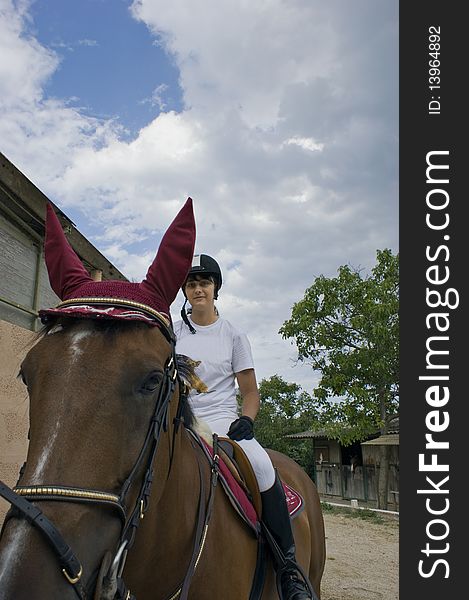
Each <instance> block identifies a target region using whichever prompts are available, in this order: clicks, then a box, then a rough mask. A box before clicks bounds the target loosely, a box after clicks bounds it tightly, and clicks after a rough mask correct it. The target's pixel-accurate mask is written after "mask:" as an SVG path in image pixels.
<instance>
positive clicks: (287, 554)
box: [261, 475, 313, 600]
mask: <svg viewBox="0 0 469 600" xmlns="http://www.w3.org/2000/svg"><path fill="white" fill-rule="evenodd" d="M261 498H262V521H263V523H264V525H265V526H266V528H267V529H268V530H269V532H270V533H271V534H272V537H273V538H274V540H275V542H276V543H277V545H278V546H279V548H280V550H281V553H282V554H283V557H278V556H275V552H274V563H275V568H276V570H277V574H278V576H279V577H280V586H281V590H282V600H311V599H312V598H313V596H312V595H311V593H310V591H309V589H308V586H307V585H306V583H305V582H304V580H303V577H302V576H301V575H300V569H299V567H298V563H297V562H296V557H295V542H294V540H293V533H292V529H291V523H290V515H289V514H288V508H287V503H286V500H285V492H284V490H283V486H282V483H281V482H280V479H279V478H278V475H276V477H275V483H274V485H273V486H272V487H271V488H270V489H268V490H267V491H265V492H262V493H261ZM282 558H283V559H284V561H282Z"/></svg>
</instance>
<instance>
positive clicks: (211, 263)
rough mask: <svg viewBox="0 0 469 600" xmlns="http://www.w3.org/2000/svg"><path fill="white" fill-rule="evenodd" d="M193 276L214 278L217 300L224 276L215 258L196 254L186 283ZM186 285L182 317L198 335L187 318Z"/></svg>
mask: <svg viewBox="0 0 469 600" xmlns="http://www.w3.org/2000/svg"><path fill="white" fill-rule="evenodd" d="M191 275H204V276H206V277H213V279H214V281H215V293H214V298H215V300H216V299H217V298H218V291H219V290H220V288H221V285H222V282H223V279H222V275H221V269H220V266H219V264H218V263H217V261H216V260H215V259H214V258H212V257H211V256H209V255H208V254H194V257H193V259H192V266H191V269H190V271H189V273H188V274H187V277H186V281H187V280H188V279H189V277H190V276H191ZM185 285H186V282H184V284H183V286H182V291H183V294H184V297H185V298H186V299H185V301H184V306H183V307H182V310H181V317H182V320H183V321H184V323H186V325H187V326H188V327H189V329H190V331H191V333H196V331H195V329H194V328H193V327H192V325H191V323H190V321H189V319H188V318H187V313H186V302H187V296H186V292H185V290H184V288H185Z"/></svg>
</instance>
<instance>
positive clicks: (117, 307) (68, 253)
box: [39, 198, 195, 324]
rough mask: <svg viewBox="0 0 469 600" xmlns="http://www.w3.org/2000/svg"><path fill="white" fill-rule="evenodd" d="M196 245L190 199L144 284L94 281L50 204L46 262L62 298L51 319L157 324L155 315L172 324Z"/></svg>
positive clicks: (43, 314) (48, 311)
mask: <svg viewBox="0 0 469 600" xmlns="http://www.w3.org/2000/svg"><path fill="white" fill-rule="evenodd" d="M194 245H195V221H194V213H193V208H192V199H191V198H188V199H187V201H186V203H185V204H184V206H183V207H182V209H181V210H180V211H179V213H178V214H177V216H176V217H175V219H174V220H173V222H172V223H171V225H170V226H169V228H168V229H167V231H166V233H165V234H164V236H163V239H162V240H161V243H160V246H159V248H158V253H157V255H156V258H155V260H154V261H153V263H152V265H151V266H150V268H149V269H148V272H147V275H146V277H145V279H144V280H143V281H142V282H141V283H131V282H128V281H114V280H106V281H93V279H92V278H91V277H90V275H89V274H88V272H87V270H86V269H85V267H84V266H83V264H82V262H81V260H80V259H79V258H78V256H77V255H76V254H75V252H74V250H73V248H72V247H71V246H70V244H69V243H68V241H67V238H66V237H65V234H64V232H63V230H62V226H61V224H60V221H59V220H58V218H57V216H56V214H55V212H54V209H53V208H52V206H51V205H50V204H48V205H47V216H46V239H45V247H44V253H45V260H46V265H47V271H48V273H49V281H50V284H51V287H52V289H53V290H54V292H55V293H56V294H57V296H58V297H59V298H60V299H61V300H62V302H61V304H59V306H58V307H57V308H55V309H46V310H41V311H39V315H40V317H41V318H42V320H43V321H46V320H47V319H48V317H50V316H60V315H62V316H66V315H68V316H76V317H88V318H90V317H96V318H118V319H124V318H125V319H134V320H144V321H147V322H149V323H150V324H154V323H153V321H154V319H152V318H151V314H152V311H156V312H157V313H160V314H161V313H162V314H163V315H164V316H165V317H166V318H167V320H168V321H170V311H169V307H170V305H171V304H172V302H173V301H174V299H175V298H176V295H177V293H178V290H179V289H180V287H181V286H182V284H183V283H184V281H185V279H186V276H187V274H188V272H189V270H190V268H191V264H192V256H193V254H194Z"/></svg>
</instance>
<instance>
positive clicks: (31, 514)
mask: <svg viewBox="0 0 469 600" xmlns="http://www.w3.org/2000/svg"><path fill="white" fill-rule="evenodd" d="M158 321H159V325H160V328H161V331H162V333H163V334H164V335H165V337H166V339H167V340H168V341H169V342H170V344H171V349H172V352H171V356H170V358H169V360H168V362H167V364H166V366H165V369H164V376H163V380H162V383H161V385H160V388H159V391H158V397H157V400H156V403H155V408H154V412H153V416H152V418H151V420H150V423H149V427H148V431H147V434H146V437H145V441H144V443H143V446H142V448H141V450H140V453H139V455H138V457H137V460H136V462H135V464H134V466H133V467H132V470H131V471H130V474H129V476H128V477H127V479H126V481H125V482H124V484H123V486H122V488H121V490H120V493H119V494H113V493H109V492H103V491H99V490H90V489H84V488H74V487H62V486H44V485H42V486H41V485H36V486H16V487H14V488H13V489H12V488H10V487H8V486H7V485H6V484H5V483H4V482H3V481H1V480H0V496H2V497H3V498H5V500H7V501H8V502H9V503H10V504H11V505H12V508H11V509H10V511H9V512H8V513H7V515H6V517H5V521H4V524H3V528H4V527H5V525H6V523H7V521H8V520H9V519H10V518H12V517H16V518H24V519H26V520H27V521H28V522H29V523H30V524H31V525H33V526H34V527H36V528H37V529H38V530H39V531H40V532H41V533H42V534H43V535H44V537H45V538H46V539H47V541H48V542H49V544H50V546H51V548H52V550H53V551H54V553H55V555H56V557H57V560H58V563H59V566H60V569H61V571H62V573H63V575H64V577H65V578H66V580H67V581H68V582H69V584H71V586H72V587H73V590H74V591H75V593H76V595H77V596H78V598H79V600H86V599H87V598H90V596H89V595H88V593H87V590H88V589H89V588H90V587H91V585H92V580H93V579H95V578H96V577H97V574H96V575H94V576H91V577H90V581H89V582H88V584H87V585H84V584H83V582H82V579H81V578H82V575H83V567H82V565H81V563H80V561H79V560H78V558H77V557H76V556H75V554H74V553H73V551H72V549H71V547H70V546H69V545H68V544H67V542H66V541H65V540H64V538H63V537H62V535H61V534H60V532H59V531H58V530H57V528H56V527H55V525H54V524H53V523H52V522H51V521H50V520H49V519H48V518H47V517H46V516H45V515H44V514H43V512H42V511H41V510H40V509H39V508H38V507H37V506H36V504H33V502H31V501H30V500H28V498H29V499H31V500H34V501H51V500H54V501H61V502H80V503H82V502H83V503H92V504H98V505H105V506H110V507H112V508H113V509H115V510H116V511H117V513H118V515H119V517H120V519H121V522H122V525H121V535H120V539H119V542H118V544H117V551H116V552H115V553H114V556H113V559H112V562H111V564H110V566H109V568H108V570H107V574H106V575H104V577H103V582H102V583H106V584H107V585H108V586H109V585H110V586H111V589H110V590H109V592H108V593H110V594H113V595H107V596H106V597H109V598H113V600H135V597H134V596H133V595H132V594H131V592H130V590H128V589H127V587H126V585H125V583H124V581H123V579H122V572H123V569H124V566H125V561H126V558H127V554H128V552H129V550H130V549H131V547H132V546H133V543H134V540H135V535H136V532H137V529H138V526H139V524H140V522H141V520H142V519H143V518H144V515H145V512H146V510H147V508H148V505H149V498H150V493H151V488H152V483H153V474H154V469H153V464H154V461H155V457H156V453H157V450H158V445H159V441H160V437H161V433H162V431H163V430H164V431H167V430H168V409H169V403H170V400H171V397H172V395H173V393H174V390H175V388H176V383H177V382H178V383H179V390H180V392H179V400H178V409H177V415H176V418H175V420H174V429H173V444H172V446H173V447H174V436H175V435H176V433H177V430H178V428H179V425H180V423H181V420H182V418H181V417H182V412H183V408H184V404H185V401H186V400H187V394H188V391H189V389H188V387H187V386H186V384H185V383H184V382H183V381H182V379H181V378H180V377H179V376H178V370H177V360H176V352H175V336H174V333H173V331H172V329H171V328H170V326H169V325H168V324H167V322H166V319H163V318H161V319H158ZM217 447H218V446H217V438H216V436H215V435H214V453H213V454H214V456H213V459H212V463H211V473H212V475H211V485H210V492H209V498H208V501H207V504H206V501H205V496H206V493H205V486H204V478H203V474H202V468H201V464H200V458H199V453H198V452H197V448H196V449H195V450H196V455H197V464H198V469H199V479H200V496H199V508H198V520H197V527H196V534H195V539H194V547H193V552H192V556H191V559H190V562H189V567H188V569H187V572H186V575H185V577H184V580H183V582H182V583H181V585H180V586H179V587H178V589H177V591H176V592H175V593H174V594H173V595H172V596H171V597H170V599H169V600H174V599H176V598H178V597H179V599H180V600H185V599H186V598H187V595H188V591H189V586H190V581H191V578H192V576H193V574H194V571H195V569H196V567H197V564H198V562H199V559H200V556H201V554H202V550H203V547H204V544H205V539H206V535H207V530H208V522H209V520H210V516H211V513H212V506H213V499H214V496H215V487H216V484H217V481H218V460H219V457H218V451H217V450H216V449H217ZM145 458H146V467H145V472H144V475H143V478H142V482H141V486H140V490H139V493H138V496H137V500H136V502H135V505H134V507H133V509H132V511H131V512H130V514H128V512H127V509H126V498H127V495H128V492H129V490H130V488H131V487H132V484H133V483H134V481H135V477H136V475H137V473H138V472H139V471H140V470H141V468H142V465H143V464H144V461H145ZM171 464H172V451H171V460H170V468H171ZM23 468H24V467H23ZM168 475H169V473H168ZM3 528H2V529H3ZM103 563H104V560H103ZM97 583H100V582H97ZM94 587H95V586H94ZM114 588H115V589H114ZM91 593H93V592H91ZM95 598H96V596H95Z"/></svg>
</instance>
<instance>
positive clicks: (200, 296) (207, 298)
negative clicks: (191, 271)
mask: <svg viewBox="0 0 469 600" xmlns="http://www.w3.org/2000/svg"><path fill="white" fill-rule="evenodd" d="M184 291H185V292H186V296H187V299H188V300H189V302H190V304H191V306H192V308H193V309H194V308H195V309H197V308H205V307H209V308H212V307H213V302H214V296H215V283H214V282H213V280H212V279H211V278H208V277H204V276H203V275H196V276H194V277H191V278H190V279H189V280H188V281H187V282H186V285H185V286H184Z"/></svg>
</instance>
